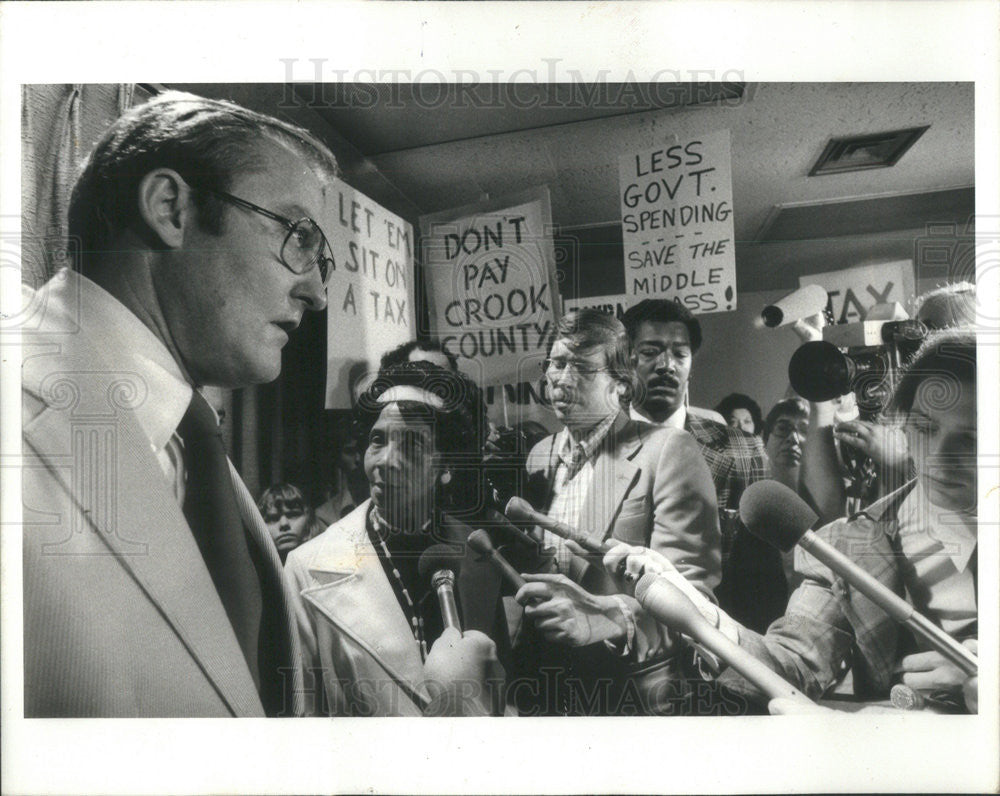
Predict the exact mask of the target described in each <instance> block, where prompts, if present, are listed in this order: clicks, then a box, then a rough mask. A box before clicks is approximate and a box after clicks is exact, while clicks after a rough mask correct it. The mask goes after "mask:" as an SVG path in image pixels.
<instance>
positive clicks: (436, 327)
mask: <svg viewBox="0 0 1000 796" xmlns="http://www.w3.org/2000/svg"><path fill="white" fill-rule="evenodd" d="M420 227H421V232H422V244H421V251H422V253H423V270H424V274H425V277H426V283H427V304H428V315H429V318H430V332H431V334H432V335H433V336H434V337H436V338H438V339H439V340H440V341H441V343H442V345H444V347H445V349H447V350H448V351H450V352H451V353H452V354H454V355H455V356H456V357H459V358H461V359H466V360H472V361H473V362H476V363H478V369H479V371H480V373H481V376H479V378H478V381H479V382H480V384H490V385H500V384H518V383H521V382H526V381H537V380H538V376H539V374H540V369H539V364H540V362H541V360H542V359H543V358H544V356H545V349H544V347H545V343H546V339H547V337H548V335H549V333H550V332H551V331H552V326H553V323H554V322H555V319H556V317H558V313H559V296H558V293H557V292H556V272H555V271H556V269H555V250H554V247H553V245H552V224H551V215H550V209H549V192H548V189H547V188H536V189H532V190H531V191H527V192H525V193H522V194H518V195H517V196H513V197H507V198H504V199H498V200H496V201H493V202H483V203H479V204H476V205H471V206H467V207H461V208H457V209H455V210H450V211H445V212H442V213H435V214H433V215H429V216H424V217H422V218H421V219H420Z"/></svg>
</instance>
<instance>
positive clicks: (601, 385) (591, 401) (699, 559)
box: [517, 310, 720, 713]
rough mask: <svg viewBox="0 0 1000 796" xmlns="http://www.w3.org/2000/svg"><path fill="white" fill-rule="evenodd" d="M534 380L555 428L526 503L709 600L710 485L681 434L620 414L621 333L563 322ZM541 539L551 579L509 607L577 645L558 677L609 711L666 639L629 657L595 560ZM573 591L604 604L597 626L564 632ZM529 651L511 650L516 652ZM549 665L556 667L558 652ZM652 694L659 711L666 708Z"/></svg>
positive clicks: (625, 352)
mask: <svg viewBox="0 0 1000 796" xmlns="http://www.w3.org/2000/svg"><path fill="white" fill-rule="evenodd" d="M545 374H546V381H547V388H548V397H549V400H550V401H551V403H552V408H553V411H554V412H555V415H556V417H557V418H558V419H559V420H560V421H561V422H562V423H563V424H564V426H565V428H564V429H563V430H562V431H561V432H559V433H558V434H554V435H551V436H549V437H546V438H545V439H543V440H542V441H541V442H539V443H538V444H537V445H536V446H535V447H534V448H533V449H532V451H531V452H530V454H529V456H528V461H527V469H528V491H529V494H528V498H529V500H531V502H532V503H533V504H534V505H535V507H536V508H537V509H539V510H541V511H544V512H546V513H548V514H549V515H550V516H551V517H554V518H556V519H558V520H560V521H562V522H565V523H568V524H569V525H571V526H574V527H576V528H578V529H580V530H581V531H583V532H584V533H586V534H587V535H588V536H589V537H590V538H591V539H592V540H593V541H594V542H595V543H600V542H602V541H604V540H606V539H617V540H620V541H626V542H630V543H631V544H642V545H646V546H649V547H652V548H653V549H655V550H657V551H659V552H660V553H662V554H663V555H665V556H666V557H667V558H669V559H670V560H671V561H672V562H673V563H674V565H675V566H676V567H677V569H678V570H679V571H681V572H682V573H684V575H685V577H687V578H688V580H690V581H691V582H692V583H693V584H694V585H695V587H696V588H698V589H700V590H701V591H702V592H703V593H704V594H705V596H706V597H709V598H711V595H712V590H713V589H714V588H715V586H716V585H717V584H718V582H719V566H720V551H719V525H718V514H717V511H716V506H715V493H714V489H713V488H712V480H711V476H710V474H709V472H708V468H707V466H706V465H705V463H704V460H703V459H702V457H701V455H700V453H699V451H698V447H697V445H696V444H695V442H694V440H693V439H692V438H691V436H690V435H689V434H687V433H685V432H684V431H683V430H681V429H676V428H655V427H653V426H651V425H649V424H647V423H643V422H637V421H635V420H633V419H632V418H630V417H629V416H628V412H627V406H628V401H629V400H630V399H631V397H632V387H633V383H634V377H633V374H632V368H631V364H630V361H629V348H628V340H627V338H626V335H625V329H624V328H623V327H622V324H621V323H620V322H619V321H618V320H617V319H615V318H614V317H613V316H611V315H608V314H606V313H603V312H600V311H598V310H581V311H579V312H576V313H572V314H569V315H567V316H565V317H564V318H562V319H561V320H560V321H559V322H558V324H557V325H556V329H555V331H554V332H553V336H552V338H551V340H550V342H549V346H548V354H547V358H546V361H545ZM640 540H642V541H640ZM544 541H545V542H546V544H548V545H551V546H553V547H555V549H556V556H555V562H556V569H557V572H556V573H555V574H549V575H540V576H533V577H530V578H529V580H531V581H533V582H531V583H529V584H528V585H527V586H525V587H523V588H522V589H521V591H520V592H519V593H518V594H517V600H518V602H520V603H521V604H522V605H524V606H526V607H525V616H526V618H527V619H528V620H530V621H531V623H532V625H533V628H534V630H536V631H537V632H539V633H540V634H542V635H544V636H545V637H546V639H547V640H548V641H554V642H557V643H561V644H563V645H568V646H570V647H573V648H576V650H575V652H574V654H573V656H572V662H571V664H570V667H569V671H570V674H569V676H568V678H567V679H572V678H579V679H580V680H581V682H582V683H583V686H584V687H585V688H586V687H588V686H589V685H590V684H592V683H595V682H604V683H612V684H613V685H612V690H611V693H609V694H607V695H606V696H607V699H606V700H605V701H604V702H600V701H599V702H598V703H597V706H596V708H595V709H594V710H592V711H588V712H612V713H613V712H617V711H616V702H617V704H620V700H621V698H622V697H621V695H622V693H623V692H622V691H621V689H623V688H624V687H625V686H626V685H627V683H628V681H630V680H632V681H633V683H634V682H636V677H637V675H638V674H639V673H640V672H641V671H642V670H644V669H648V668H649V666H651V665H655V664H657V663H665V664H668V665H673V664H672V658H671V649H672V643H671V640H670V639H669V638H667V637H665V636H664V637H660V638H658V639H657V640H656V641H655V642H653V643H648V644H647V643H645V640H647V639H648V638H650V636H647V635H646V634H640V635H639V636H638V637H639V638H642V639H643V640H644V643H643V644H642V648H641V649H640V648H637V649H633V648H632V643H631V642H632V639H633V638H634V637H636V636H635V633H634V627H632V626H631V623H632V616H633V614H634V611H633V609H634V608H635V607H636V606H634V605H631V604H630V602H632V603H634V601H633V600H632V598H622V597H619V596H616V594H615V593H616V591H617V589H616V587H615V584H614V582H613V581H612V580H611V579H610V578H609V577H608V576H607V574H606V573H605V572H604V571H603V569H602V568H601V567H600V566H599V562H594V561H589V560H587V559H586V558H584V557H581V556H579V555H577V554H576V553H577V552H580V551H578V550H577V551H574V550H572V549H570V548H569V547H568V546H567V545H566V544H565V543H564V542H563V541H562V540H560V539H557V538H555V537H553V536H552V535H551V534H550V533H548V532H545V536H544ZM582 593H589V595H590V596H589V597H588V599H593V600H596V601H598V602H601V603H602V605H603V606H604V610H605V615H606V618H607V621H606V622H605V623H603V624H602V625H601V627H597V626H595V625H594V624H593V623H591V624H590V625H588V626H587V627H586V628H582V627H579V626H575V625H574V617H573V616H572V615H571V614H567V613H566V612H565V610H564V609H566V608H568V607H569V606H570V605H571V604H572V600H571V599H567V597H573V596H577V595H578V594H582ZM602 642H608V644H602ZM609 645H610V646H612V647H615V649H609V648H608V647H609ZM530 646H532V645H530V644H522V649H525V648H528V647H530ZM549 657H550V658H551V659H552V660H555V661H557V662H561V661H565V660H566V659H567V653H566V651H565V647H563V648H562V650H557V651H554V652H553V654H552V655H550V656H549ZM539 658H540V661H539V662H536V665H537V666H539V667H541V666H543V665H544V662H545V660H546V656H545V655H544V654H542V655H540V656H539ZM616 689H618V694H617V696H616V695H615V690H616ZM556 690H557V691H558V689H556ZM636 693H638V694H639V698H638V701H639V703H640V704H638V705H637V709H636V712H661V711H669V709H670V708H669V706H668V705H666V704H661V700H659V699H658V698H657V697H655V696H650V697H649V698H648V699H647V696H646V695H645V694H642V693H641V689H640V691H639V692H636ZM543 696H545V695H543ZM547 696H548V697H550V698H549V700H548V704H545V705H543V706H542V707H541V708H540V709H541V710H545V711H554V712H557V713H558V712H574V710H573V708H572V706H569V705H568V703H567V700H566V699H564V698H563V697H562V696H561V695H560V696H557V697H556V698H554V699H553V698H551V697H552V695H551V694H548V695H547ZM663 696H664V700H663V702H666V701H669V700H668V699H667V697H666V695H663ZM587 698H588V697H586V696H585V697H584V699H585V700H586V699H587ZM540 701H544V700H540ZM553 702H555V703H556V704H552V703H553Z"/></svg>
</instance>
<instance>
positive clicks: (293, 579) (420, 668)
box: [286, 362, 506, 715]
mask: <svg viewBox="0 0 1000 796" xmlns="http://www.w3.org/2000/svg"><path fill="white" fill-rule="evenodd" d="M356 413H357V420H358V425H359V428H360V429H361V430H362V431H363V432H364V433H363V437H362V439H363V440H365V442H364V445H365V453H364V470H365V473H366V475H367V477H368V482H369V485H370V487H371V498H370V499H369V500H366V501H364V502H363V503H362V504H361V505H359V506H358V507H357V508H356V509H355V510H354V511H353V512H351V513H350V514H348V515H347V516H346V517H344V518H343V519H341V520H340V521H338V522H336V523H335V524H334V525H332V526H331V527H330V528H328V529H327V530H326V531H324V532H323V533H322V534H321V535H320V536H318V537H317V538H315V539H313V540H312V541H310V542H308V543H307V544H304V545H302V546H301V547H299V548H298V549H296V550H295V551H294V552H293V553H292V554H291V555H290V556H289V557H288V563H287V566H286V572H287V574H288V576H289V581H290V583H291V584H292V586H293V592H294V605H295V610H296V614H297V616H298V622H299V629H300V636H301V639H302V646H303V658H304V664H305V676H306V687H307V688H309V687H310V681H311V680H312V686H313V688H314V689H315V699H314V700H312V701H313V704H312V705H311V706H310V709H309V712H310V713H314V714H328V715H420V714H422V713H427V712H432V713H433V712H438V713H440V712H446V713H454V712H459V713H465V712H473V713H489V712H491V711H492V710H493V708H494V707H495V704H496V703H495V702H494V701H493V695H492V694H491V692H490V691H489V689H486V688H485V687H484V682H485V681H486V680H496V679H497V677H498V673H499V672H502V668H501V667H499V663H498V660H497V652H496V647H495V646H494V642H493V641H492V640H490V638H489V637H487V635H486V634H485V633H483V632H479V631H482V630H486V631H489V632H491V633H492V634H494V638H498V639H501V640H502V638H503V636H502V635H501V634H502V633H503V632H505V627H506V624H505V621H504V619H503V612H502V603H501V601H500V594H499V583H498V581H497V578H496V576H495V574H494V573H493V571H492V570H491V569H490V568H489V566H488V565H487V564H486V563H485V562H479V561H477V560H475V558H473V557H462V554H463V553H464V542H465V539H466V538H467V536H468V534H469V532H470V529H469V527H468V526H467V525H465V524H463V523H462V522H460V521H459V520H458V519H456V517H465V518H471V516H472V515H473V514H474V512H475V510H476V509H477V508H478V507H479V506H480V505H481V504H482V500H481V495H479V494H478V492H479V490H478V488H476V485H477V481H478V477H479V473H480V470H481V463H482V448H483V445H484V443H485V439H486V412H485V407H484V405H483V400H482V394H481V392H480V390H479V388H478V387H476V386H475V385H474V384H473V383H472V382H471V381H469V380H468V379H467V378H465V377H464V376H463V375H461V374H459V373H455V372H453V371H451V370H447V369H444V368H441V367H438V366H436V365H433V364H431V363H429V362H408V363H403V364H399V365H395V366H393V367H391V368H389V369H387V370H383V371H380V373H379V375H378V377H377V378H376V379H375V380H374V382H373V383H372V384H371V386H370V387H369V388H368V390H367V391H366V392H365V393H364V394H363V395H362V396H361V398H360V400H359V402H358V406H357V408H356ZM441 543H449V544H451V545H453V546H454V548H455V551H456V555H457V557H456V560H455V566H454V569H457V570H458V578H457V581H456V585H455V591H456V594H457V597H458V601H459V604H460V606H461V611H462V618H463V620H464V627H465V628H466V631H465V633H464V634H459V633H458V631H455V630H449V631H447V632H444V634H443V635H442V633H443V631H442V627H443V622H442V617H441V611H440V609H439V604H438V599H437V595H436V594H435V593H434V592H433V590H432V589H431V586H430V583H429V579H428V577H427V574H428V573H426V572H425V573H421V571H420V568H419V566H418V562H419V560H420V556H421V554H422V553H423V552H424V551H425V550H426V549H427V548H428V547H430V546H431V545H435V544H441ZM468 628H474V629H472V630H469V629H468ZM439 636H440V637H441V638H439ZM438 638H439V640H438V643H437V644H435V645H434V646H433V649H431V650H430V651H429V648H431V647H432V642H434V640H435V639H438ZM503 648H504V645H503V644H502V642H501V649H503ZM500 679H502V675H500ZM456 684H459V685H461V688H459V689H458V691H459V693H460V696H461V697H462V699H458V700H457V701H455V700H454V699H453V700H452V702H451V703H448V705H447V707H444V708H442V707H441V698H442V694H447V693H450V694H451V695H452V697H454V695H455V689H454V687H452V688H451V690H450V691H449V686H455V685H456Z"/></svg>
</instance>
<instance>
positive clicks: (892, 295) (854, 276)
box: [799, 260, 916, 323]
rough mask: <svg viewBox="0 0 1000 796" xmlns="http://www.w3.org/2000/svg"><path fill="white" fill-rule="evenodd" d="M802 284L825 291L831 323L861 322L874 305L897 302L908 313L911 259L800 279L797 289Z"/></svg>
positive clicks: (912, 284)
mask: <svg viewBox="0 0 1000 796" xmlns="http://www.w3.org/2000/svg"><path fill="white" fill-rule="evenodd" d="M804 285H819V286H820V287H822V288H823V289H824V290H825V291H826V295H827V309H828V310H829V312H830V314H831V315H832V317H833V322H834V323H854V322H855V321H863V320H864V319H865V316H866V315H867V314H868V311H869V310H870V309H871V308H872V307H874V306H875V305H876V304H891V303H892V302H899V304H901V305H902V307H903V309H905V310H907V311H909V309H910V308H911V304H912V303H913V297H914V295H915V290H916V288H915V284H914V278H913V261H912V260H897V261H894V262H889V263H876V264H873V265H863V266H858V267H857V268H845V269H843V270H841V271H827V272H826V273H822V274H809V275H808V276H800V277H799V286H800V287H802V286H804Z"/></svg>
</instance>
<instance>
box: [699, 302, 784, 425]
mask: <svg viewBox="0 0 1000 796" xmlns="http://www.w3.org/2000/svg"><path fill="white" fill-rule="evenodd" d="M788 292H790V291H788V290H767V291H763V292H758V293H741V294H740V295H739V296H738V307H739V308H738V309H737V310H736V312H717V313H713V314H711V315H699V316H698V320H699V322H700V323H701V330H702V337H703V341H702V345H701V349H700V350H699V351H698V353H697V354H696V355H695V359H694V365H693V366H692V368H691V382H690V396H691V403H692V404H694V405H695V406H703V407H707V408H713V407H714V406H715V405H716V404H717V403H718V402H719V401H720V400H721V399H722V398H723V397H724V396H726V395H728V394H729V393H731V392H742V393H746V394H747V395H749V396H750V397H751V398H753V399H754V400H755V401H756V402H757V403H759V404H760V408H761V410H762V411H763V412H764V414H765V415H766V414H767V410H768V409H770V408H771V407H772V406H773V405H774V404H775V403H777V402H778V401H779V400H781V399H782V398H784V397H785V391H786V390H787V389H788V360H789V359H790V358H791V356H792V353H793V352H794V351H795V349H796V348H798V347H799V345H800V341H799V338H798V337H797V336H796V334H795V333H794V332H793V331H792V330H791V329H790V328H789V327H782V328H779V329H767V328H757V326H756V325H755V323H754V322H755V321H756V319H757V318H759V317H760V311H761V310H762V309H764V307H765V306H767V305H768V304H771V303H773V302H774V301H775V300H776V299H779V298H781V297H782V296H783V295H785V294H786V293H788Z"/></svg>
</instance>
